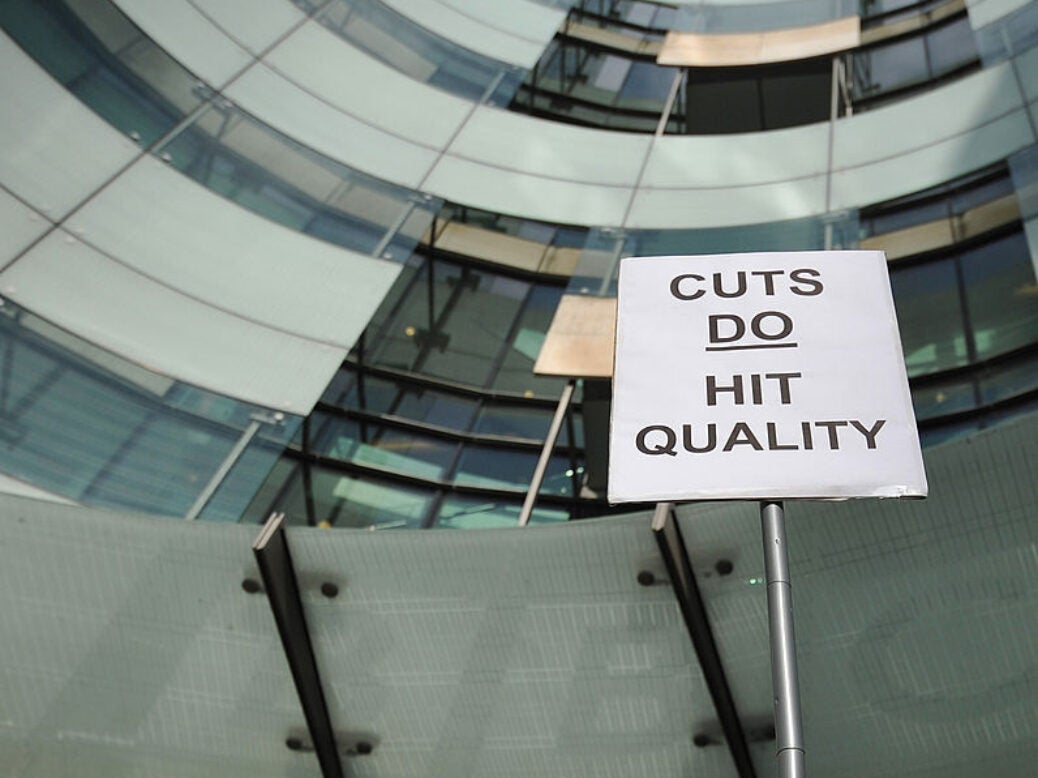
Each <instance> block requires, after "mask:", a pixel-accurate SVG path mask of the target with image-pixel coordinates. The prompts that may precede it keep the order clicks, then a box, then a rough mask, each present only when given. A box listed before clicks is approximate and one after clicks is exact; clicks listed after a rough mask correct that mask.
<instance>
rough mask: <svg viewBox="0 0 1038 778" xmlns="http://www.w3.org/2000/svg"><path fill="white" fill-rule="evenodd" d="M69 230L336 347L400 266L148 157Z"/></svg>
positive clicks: (185, 287)
mask: <svg viewBox="0 0 1038 778" xmlns="http://www.w3.org/2000/svg"><path fill="white" fill-rule="evenodd" d="M156 202H158V203H161V205H162V207H161V209H159V210H156V209H155V207H154V205H155V203H156ZM69 228H70V229H71V230H72V231H73V232H75V233H77V234H79V235H80V236H81V237H82V238H83V239H84V240H86V241H88V242H89V243H90V244H91V245H93V246H95V247H96V248H99V249H100V250H102V251H104V252H105V253H107V254H109V255H110V256H112V257H114V258H116V259H117V260H118V261H119V262H122V263H123V264H126V265H128V266H129V267H132V268H134V269H135V270H138V271H140V272H141V273H142V274H144V275H146V276H147V277H148V278H150V279H153V280H155V281H158V282H159V283H161V284H163V285H165V286H167V287H170V288H171V289H175V290H177V291H180V292H183V293H184V294H185V295H187V296H189V297H191V298H192V299H194V300H199V301H203V302H205V303H207V304H208V305H210V306H212V307H214V308H219V309H222V310H225V311H228V312H231V313H233V314H235V315H238V316H240V317H242V318H244V319H249V320H251V321H255V322H258V323H260V324H262V325H265V326H268V327H271V328H276V329H278V330H281V331H282V332H285V333H291V334H293V335H298V336H302V337H306V338H310V339H312V340H320V341H325V342H327V343H330V344H334V345H336V346H341V347H344V348H349V347H350V346H352V345H353V342H354V341H355V340H356V338H357V337H358V336H359V335H360V333H361V331H362V330H363V328H364V326H365V325H366V324H367V322H368V319H369V318H371V314H372V313H374V311H375V308H376V307H377V305H378V303H379V302H380V301H381V300H382V298H383V297H384V296H385V293H386V292H387V291H388V289H389V287H390V285H391V284H392V283H393V281H394V280H395V279H396V276H397V273H398V272H399V269H400V266H399V265H396V264H393V263H390V262H385V261H383V260H379V259H373V258H370V257H363V256H360V255H358V254H356V253H353V252H349V251H346V250H345V249H340V248H337V247H333V246H329V245H327V244H325V243H323V242H321V241H318V240H315V239H313V238H310V237H307V236H304V235H300V234H299V233H298V232H295V231H293V230H289V229H287V228H285V227H282V226H280V225H275V224H272V223H271V222H269V221H267V220H266V219H263V218H261V217H259V216H256V215H254V214H251V213H249V212H248V211H246V210H244V209H242V208H240V207H238V206H237V205H235V204H233V203H230V202H228V201H227V200H225V199H223V198H222V197H219V196H218V195H216V194H214V193H212V192H210V191H208V190H206V189H205V188H203V187H201V186H199V185H198V184H196V183H195V182H193V181H192V180H190V179H189V178H187V177H186V176H182V175H180V174H179V173H178V172H176V171H175V170H170V169H169V167H168V166H166V165H165V164H164V163H163V162H160V161H159V160H157V159H155V158H153V157H145V158H143V159H141V160H140V161H139V162H137V163H136V164H135V165H134V166H133V167H132V168H131V169H130V170H129V171H127V172H126V173H124V174H123V175H122V176H120V177H119V178H118V179H117V180H116V181H115V182H114V183H112V184H111V186H109V187H108V188H107V189H105V191H104V192H102V193H101V194H100V195H99V196H98V197H96V198H95V199H94V200H92V201H91V202H90V203H88V204H87V205H86V206H85V207H84V208H83V209H82V210H81V211H79V212H78V213H76V214H75V216H74V217H73V218H72V219H71V220H70V221H69Z"/></svg>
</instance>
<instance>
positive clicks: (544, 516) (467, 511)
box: [433, 495, 569, 529]
mask: <svg viewBox="0 0 1038 778" xmlns="http://www.w3.org/2000/svg"><path fill="white" fill-rule="evenodd" d="M519 510H520V506H519V505H518V503H516V504H512V503H508V502H501V501H498V500H496V499H494V498H489V499H482V498H479V497H467V496H461V495H450V496H449V497H446V498H444V500H443V504H442V505H441V506H440V511H439V515H438V517H437V519H436V522H435V524H433V526H434V527H437V528H441V529H490V528H493V527H515V526H518V523H519ZM568 518H569V512H568V511H565V510H560V509H556V508H535V509H534V511H533V513H532V514H531V516H530V524H548V523H552V522H557V521H566V520H567V519H568Z"/></svg>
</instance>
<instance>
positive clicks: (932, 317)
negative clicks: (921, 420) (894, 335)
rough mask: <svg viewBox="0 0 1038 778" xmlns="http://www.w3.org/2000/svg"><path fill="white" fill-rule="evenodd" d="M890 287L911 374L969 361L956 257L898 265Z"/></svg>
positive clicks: (906, 364) (906, 363) (892, 275)
mask: <svg viewBox="0 0 1038 778" xmlns="http://www.w3.org/2000/svg"><path fill="white" fill-rule="evenodd" d="M890 286H891V290H892V291H893V293H894V303H895V306H896V308H897V319H898V323H899V325H900V328H901V344H902V348H903V349H904V353H905V366H906V368H907V369H908V375H909V376H913V375H920V374H923V373H932V372H935V371H937V370H947V369H948V368H951V367H958V366H959V365H964V364H966V363H967V362H968V361H969V353H968V350H967V344H966V333H965V329H964V324H963V320H962V303H961V300H960V299H959V284H958V280H957V278H956V271H955V262H954V260H953V259H946V260H943V261H939V262H931V263H928V264H925V265H915V266H913V267H904V268H898V269H897V271H896V272H894V273H891V276H890Z"/></svg>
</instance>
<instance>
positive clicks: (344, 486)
mask: <svg viewBox="0 0 1038 778" xmlns="http://www.w3.org/2000/svg"><path fill="white" fill-rule="evenodd" d="M304 467H305V466H304V465H301V464H300V465H297V466H296V468H295V469H294V470H293V471H292V473H291V476H290V477H289V480H288V483H287V484H286V485H285V488H284V489H283V490H282V491H281V494H280V495H279V496H278V497H277V498H276V499H275V501H274V505H273V506H272V507H271V510H275V511H284V512H285V516H286V518H288V519H289V520H290V521H291V522H292V523H294V524H302V523H307V522H308V521H309V518H308V510H309V509H308V506H307V502H308V501H307V492H306V486H305V485H306V484H307V483H309V484H310V505H311V506H312V509H313V517H312V521H313V522H314V523H315V524H321V523H327V524H330V525H332V526H336V527H378V528H379V529H390V528H395V527H410V528H412V529H416V528H418V527H420V526H421V524H422V521H423V520H424V519H425V515H426V513H428V510H429V506H430V504H431V503H432V498H433V492H431V491H425V490H423V489H417V488H414V487H410V486H404V485H402V484H396V483H391V482H388V481H378V480H375V479H372V478H371V477H370V476H364V477H363V478H355V477H353V476H351V475H346V474H344V473H337V472H335V471H333V470H327V469H325V468H321V467H311V468H309V477H305V476H304V473H303V470H304ZM258 512H259V511H253V513H258Z"/></svg>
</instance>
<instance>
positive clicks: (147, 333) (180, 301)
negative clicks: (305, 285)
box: [0, 230, 345, 415]
mask: <svg viewBox="0 0 1038 778" xmlns="http://www.w3.org/2000/svg"><path fill="white" fill-rule="evenodd" d="M0 294H3V295H5V296H6V297H9V298H10V299H11V300H13V301H14V302H16V303H18V304H19V305H22V306H24V307H26V308H28V309H29V310H31V311H33V312H34V313H37V314H39V315H40V316H42V317H44V318H46V319H48V320H50V321H52V322H53V323H55V324H57V325H58V326H60V327H64V328H66V329H68V330H70V331H72V332H74V333H75V334H77V335H79V336H80V337H82V338H84V339H85V340H87V341H90V342H91V343H94V344H96V345H98V346H101V347H103V348H106V349H108V350H110V351H112V352H114V353H116V354H118V355H120V356H122V357H124V358H126V359H129V360H130V361H132V362H136V363H137V364H139V365H142V366H144V367H147V368H149V369H151V370H155V371H157V372H160V373H163V374H165V375H168V376H172V377H174V378H178V379H180V380H182V381H186V382H188V383H191V384H194V385H196V386H200V387H203V388H205V389H209V390H211V391H214V392H217V393H220V394H224V395H228V396H230V397H234V398H237V399H239V400H244V401H245V402H251V403H255V404H258V405H263V406H267V407H270V408H277V409H281V410H285V411H288V412H291V413H295V414H301V415H305V414H306V413H308V412H309V411H310V410H311V408H312V407H313V404H314V402H316V400H317V398H318V397H319V396H320V394H321V392H322V391H323V390H324V388H325V386H327V384H328V381H329V380H330V379H331V376H332V375H333V374H334V372H335V370H336V369H337V368H338V366H339V364H340V363H341V361H342V358H343V357H344V356H345V349H343V348H337V347H334V346H330V345H326V344H323V343H316V342H314V341H311V340H307V339H306V338H300V337H296V336H294V335H289V334H286V333H284V332H280V331H278V330H274V329H270V328H269V327H264V326H262V325H259V324H256V323H254V322H251V321H246V320H244V319H242V318H240V317H238V316H234V315H232V314H230V313H226V312H224V311H220V310H217V309H215V308H213V307H211V306H209V305H206V304H205V303H202V302H199V301H198V300H195V299H193V298H191V297H187V296H185V295H184V294H182V293H180V292H177V291H174V290H172V289H170V288H169V287H166V286H163V285H161V284H158V283H156V282H154V281H152V280H150V279H148V278H147V277H146V276H143V275H141V274H140V273H138V272H136V271H134V270H131V269H129V268H127V267H126V266H124V265H122V264H120V263H118V262H115V261H113V260H111V259H110V258H108V257H106V256H105V255H104V254H101V253H100V252H98V251H97V250H95V249H93V248H91V247H89V246H87V245H86V244H85V243H83V242H82V241H80V240H78V239H77V238H76V237H75V236H73V235H72V234H71V233H68V232H65V231H64V230H55V231H54V232H52V233H51V234H50V235H48V236H47V237H46V238H44V239H43V240H42V241H41V242H40V243H38V244H37V245H36V246H34V247H33V249H32V250H31V251H29V252H28V253H27V254H25V255H24V256H23V257H22V258H21V259H20V260H19V261H18V262H16V263H14V264H13V265H11V266H10V267H8V268H7V269H6V270H4V271H3V272H2V273H0ZM300 302H301V303H302V304H305V301H300Z"/></svg>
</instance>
